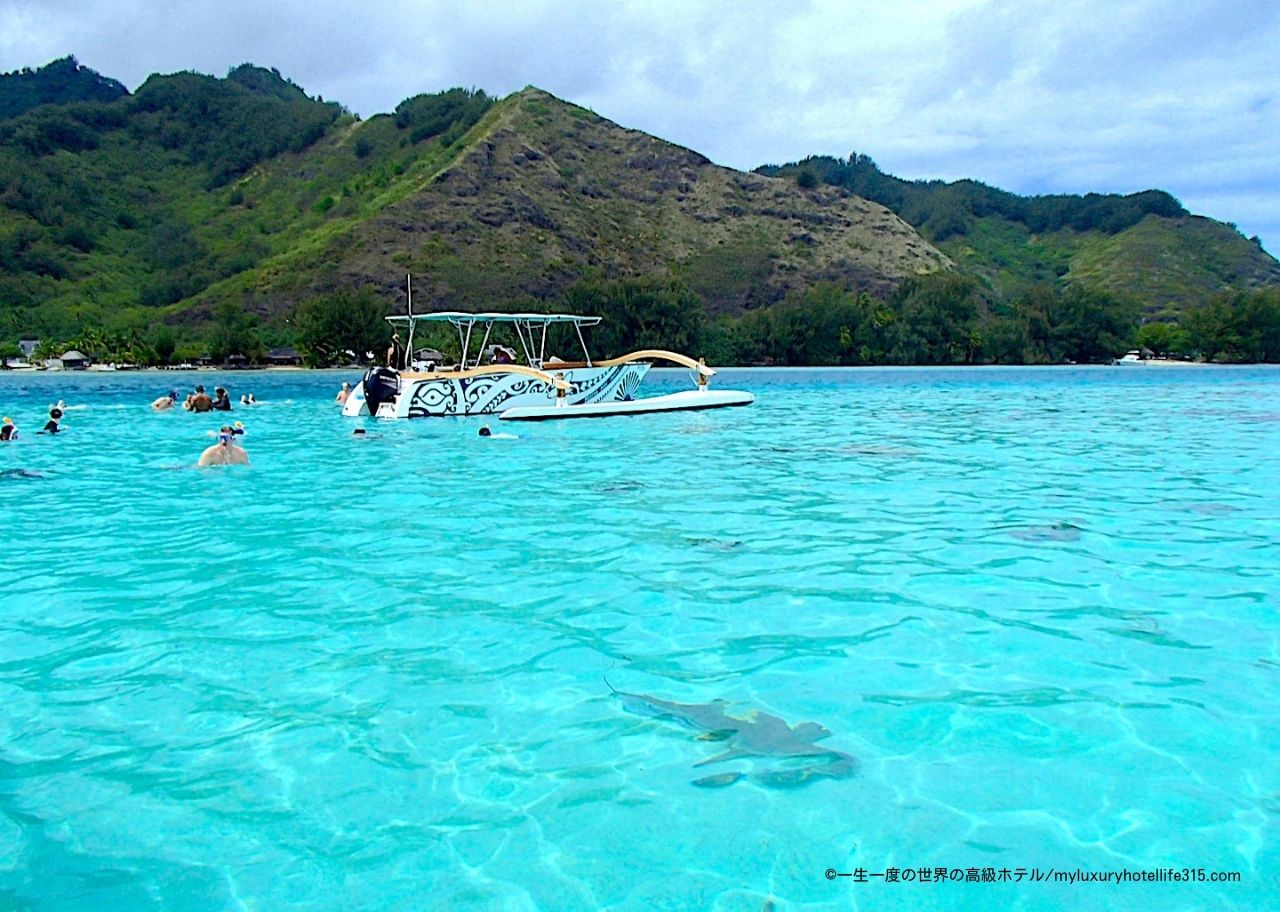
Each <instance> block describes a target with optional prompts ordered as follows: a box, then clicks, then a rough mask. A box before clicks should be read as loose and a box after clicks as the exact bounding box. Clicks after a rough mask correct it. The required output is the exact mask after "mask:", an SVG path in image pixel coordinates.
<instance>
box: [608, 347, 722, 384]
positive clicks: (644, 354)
mask: <svg viewBox="0 0 1280 912" xmlns="http://www.w3.org/2000/svg"><path fill="white" fill-rule="evenodd" d="M644 358H656V359H658V360H660V361H670V362H671V363H673V364H678V365H680V366H681V367H687V368H689V369H690V370H696V371H697V372H698V374H699V376H701V377H710V376H713V375H714V374H715V371H714V370H712V369H711V368H709V367H707V365H706V363H705V362H703V361H694V360H693V359H692V358H690V357H689V356H688V355H681V354H678V353H677V352H671V351H665V350H663V349H661V348H646V349H643V350H641V351H635V352H632V353H631V354H629V355H623V356H622V357H621V358H610V359H609V360H608V361H593V362H592V363H593V364H594V365H595V366H596V367H613V366H614V365H615V364H626V363H627V362H628V361H640V360H642V359H644Z"/></svg>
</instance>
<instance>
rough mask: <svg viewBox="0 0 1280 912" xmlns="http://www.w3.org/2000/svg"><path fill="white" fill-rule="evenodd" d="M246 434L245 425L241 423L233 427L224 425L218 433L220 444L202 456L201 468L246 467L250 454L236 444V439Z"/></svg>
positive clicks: (209, 448)
mask: <svg viewBox="0 0 1280 912" xmlns="http://www.w3.org/2000/svg"><path fill="white" fill-rule="evenodd" d="M243 433H244V425H243V424H241V423H240V422H239V421H237V422H236V423H235V425H234V426H232V425H229V424H228V425H223V427H222V428H221V429H220V430H219V431H218V442H217V443H215V444H214V445H213V446H211V447H208V448H207V449H206V450H205V451H204V452H203V453H201V454H200V461H199V462H198V463H196V464H197V465H201V466H211V465H245V464H247V463H248V462H249V454H248V453H246V452H245V451H244V448H243V447H242V446H240V445H239V444H238V443H236V437H237V436H239V435H240V434H243Z"/></svg>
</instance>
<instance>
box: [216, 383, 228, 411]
mask: <svg viewBox="0 0 1280 912" xmlns="http://www.w3.org/2000/svg"><path fill="white" fill-rule="evenodd" d="M213 393H214V400H213V410H214V411H215V412H229V411H231V399H230V397H228V396H227V391H226V390H225V389H223V388H222V387H218V388H217V389H215V390H214V391H213Z"/></svg>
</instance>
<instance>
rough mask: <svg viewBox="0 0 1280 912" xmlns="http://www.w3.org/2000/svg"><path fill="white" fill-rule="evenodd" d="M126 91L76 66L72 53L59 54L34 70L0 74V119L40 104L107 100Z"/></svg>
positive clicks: (122, 95)
mask: <svg viewBox="0 0 1280 912" xmlns="http://www.w3.org/2000/svg"><path fill="white" fill-rule="evenodd" d="M128 94H129V91H128V90H127V89H126V88H125V87H124V86H123V85H121V84H120V83H118V82H116V81H115V80H114V79H108V78H106V77H105V76H100V75H99V74H97V73H95V72H94V71H93V70H91V69H89V68H88V67H82V66H80V64H79V62H77V60H76V58H74V57H63V58H61V59H60V60H55V61H53V62H52V63H49V64H46V65H45V66H42V67H40V69H38V70H32V69H22V70H16V71H14V72H12V73H5V74H3V75H0V120H6V119H8V118H10V117H16V116H18V115H19V114H22V113H25V112H26V111H29V110H31V109H32V108H35V107H39V106H40V105H47V104H54V105H61V104H69V103H71V102H76V101H93V102H111V101H115V100H116V99H118V98H123V97H124V96H125V95H128Z"/></svg>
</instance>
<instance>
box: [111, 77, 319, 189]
mask: <svg viewBox="0 0 1280 912" xmlns="http://www.w3.org/2000/svg"><path fill="white" fill-rule="evenodd" d="M129 113H130V117H129V129H130V131H132V132H133V134H134V135H135V136H136V137H139V138H145V139H149V140H152V141H154V142H157V143H158V144H159V145H160V146H161V147H162V148H165V149H174V150H180V151H182V152H184V153H185V154H186V155H187V156H188V157H189V159H190V161H191V162H192V163H193V164H199V165H203V166H204V167H205V168H206V169H207V173H208V185H209V186H211V187H218V186H221V185H223V184H225V183H227V182H228V181H230V180H231V179H233V178H235V177H237V176H239V175H241V174H244V173H245V172H246V171H248V170H249V169H250V168H252V167H253V166H254V165H256V164H257V163H259V162H261V161H265V160H266V159H268V158H271V157H273V156H276V155H279V154H281V153H282V152H300V151H302V150H303V149H305V148H307V147H308V146H310V145H311V144H312V143H313V142H315V141H316V140H317V139H319V138H320V137H321V136H322V135H324V132H325V130H326V129H327V128H328V127H329V125H330V124H332V123H333V122H334V120H335V119H337V117H338V116H339V115H340V114H341V113H342V108H341V106H340V105H337V104H333V103H326V102H321V101H314V100H312V99H310V98H308V97H307V96H306V95H305V94H304V93H303V92H302V90H301V89H299V88H298V87H297V86H295V85H293V83H291V82H288V81H286V80H285V79H283V78H282V77H281V76H280V74H279V73H277V72H276V71H274V70H263V69H261V68H258V67H251V66H249V65H248V64H245V65H243V66H240V67H237V68H236V69H234V70H232V71H231V76H229V77H228V78H227V79H215V78H214V77H212V76H204V75H201V74H198V73H176V74H174V75H172V76H152V77H151V78H150V79H148V80H147V81H146V82H145V83H143V84H142V86H141V87H140V88H139V89H138V91H137V93H136V94H135V95H134V96H133V98H132V99H131V102H130V111H129Z"/></svg>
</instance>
